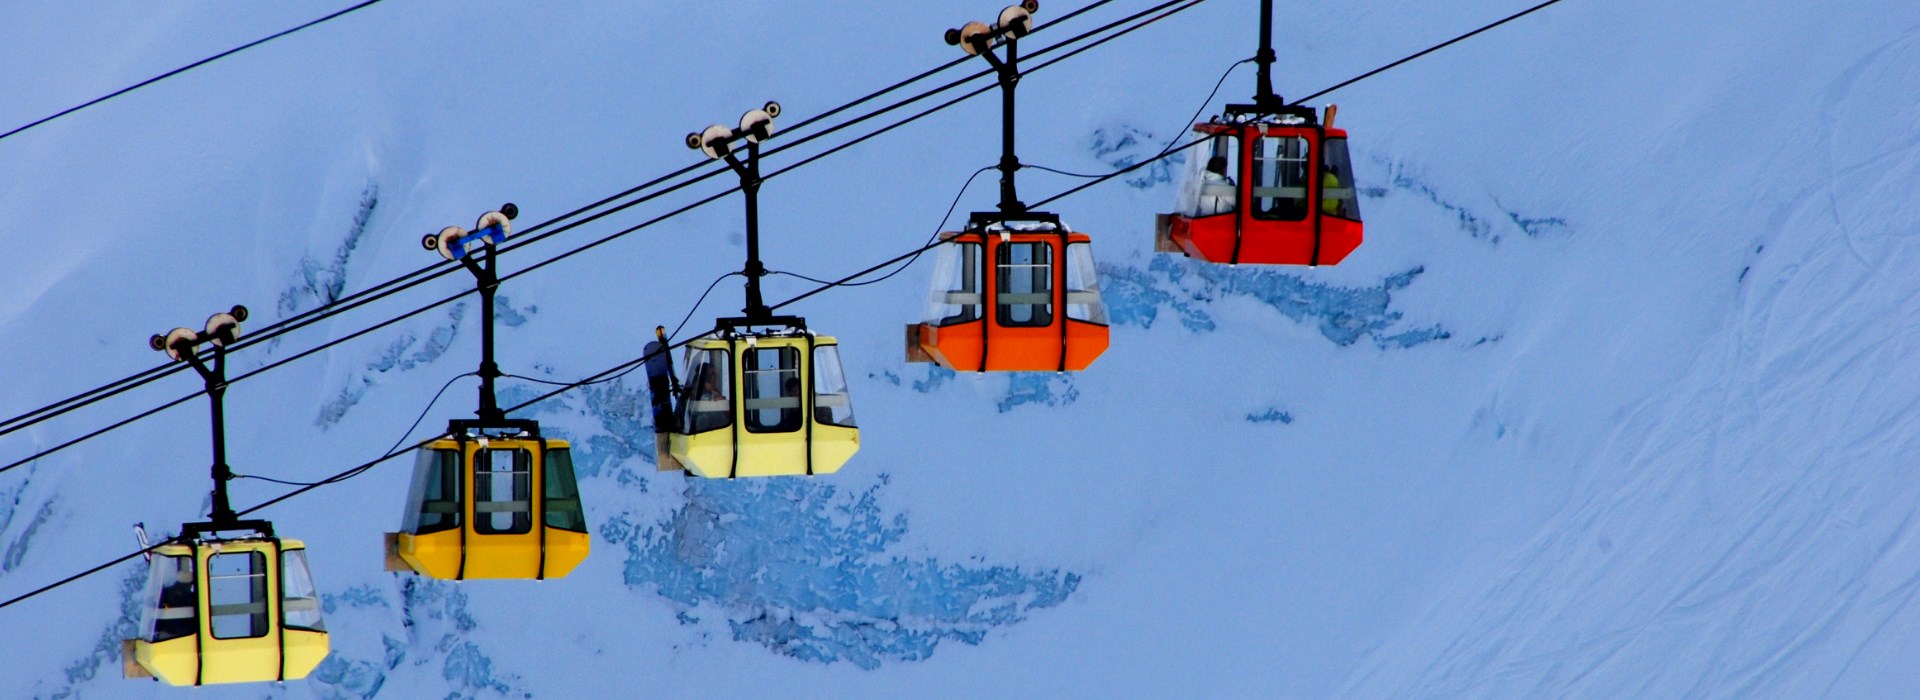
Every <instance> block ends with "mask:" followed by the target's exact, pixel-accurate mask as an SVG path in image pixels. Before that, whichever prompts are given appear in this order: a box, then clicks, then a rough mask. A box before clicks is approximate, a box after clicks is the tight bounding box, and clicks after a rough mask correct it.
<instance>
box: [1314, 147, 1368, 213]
mask: <svg viewBox="0 0 1920 700" xmlns="http://www.w3.org/2000/svg"><path fill="white" fill-rule="evenodd" d="M1320 151H1321V153H1322V154H1323V155H1325V156H1326V173H1325V174H1323V175H1321V176H1320V211H1321V213H1323V214H1326V215H1327V216H1338V217H1340V218H1342V219H1352V220H1354V221H1359V220H1360V197H1359V196H1358V194H1359V188H1360V186H1359V185H1357V184H1354V181H1353V160H1352V159H1351V158H1348V157H1347V140H1346V139H1344V138H1338V139H1327V140H1326V142H1325V143H1324V144H1322V148H1321V149H1320Z"/></svg>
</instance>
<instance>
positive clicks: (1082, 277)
mask: <svg viewBox="0 0 1920 700" xmlns="http://www.w3.org/2000/svg"><path fill="white" fill-rule="evenodd" d="M1067 318H1070V319H1073V320H1075V321H1085V322H1087V323H1097V324H1100V325H1102V326H1104V325H1107V305H1106V303H1105V302H1103V301H1101V300H1100V274H1099V272H1098V270H1096V269H1095V268H1094V266H1093V244H1091V243H1069V244H1067Z"/></svg>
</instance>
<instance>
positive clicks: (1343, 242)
mask: <svg viewBox="0 0 1920 700" xmlns="http://www.w3.org/2000/svg"><path fill="white" fill-rule="evenodd" d="M1193 130H1194V132H1195V133H1198V134H1209V135H1212V136H1214V137H1215V138H1213V139H1212V140H1211V143H1210V144H1208V145H1207V146H1203V147H1199V148H1196V151H1195V153H1194V154H1193V157H1194V158H1195V159H1196V161H1197V162H1195V163H1193V166H1194V167H1192V168H1190V173H1191V174H1190V176H1189V182H1188V183H1186V185H1185V187H1184V189H1183V191H1182V194H1181V207H1182V209H1183V211H1179V212H1175V213H1173V214H1171V215H1169V216H1167V217H1165V218H1164V219H1163V221H1162V223H1161V226H1162V227H1164V230H1163V232H1162V236H1163V237H1165V238H1166V239H1169V240H1170V241H1171V243H1172V244H1173V245H1174V246H1177V247H1178V248H1179V250H1180V251H1181V252H1184V253H1186V254H1187V255H1188V256H1189V257H1194V258H1199V259H1201V260H1205V261H1207V262H1213V263H1226V264H1254V265H1337V264H1339V263H1340V261H1342V260H1345V259H1346V257H1347V254H1349V253H1352V252H1353V250H1354V249H1355V248H1358V247H1360V241H1361V238H1362V225H1361V222H1360V205H1359V199H1358V197H1357V189H1356V187H1355V185H1354V181H1353V167H1352V162H1351V160H1350V158H1349V157H1348V153H1347V132H1346V131H1345V130H1343V129H1332V128H1324V127H1321V126H1318V125H1314V124H1271V123H1259V122H1248V123H1219V122H1206V123H1202V124H1198V125H1196V126H1194V128H1193ZM1215 158H1219V159H1224V160H1225V161H1226V165H1227V167H1226V168H1224V170H1225V173H1226V174H1227V175H1229V176H1230V177H1231V178H1232V179H1231V181H1224V180H1221V179H1218V178H1212V179H1209V176H1208V173H1207V172H1206V171H1205V168H1204V167H1203V166H1204V165H1205V164H1206V163H1207V162H1208V161H1209V160H1213V159H1215ZM1216 174H1217V173H1216ZM1221 188H1229V189H1227V190H1226V191H1223V192H1215V191H1214V190H1220V189H1221Z"/></svg>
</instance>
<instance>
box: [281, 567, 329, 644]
mask: <svg viewBox="0 0 1920 700" xmlns="http://www.w3.org/2000/svg"><path fill="white" fill-rule="evenodd" d="M280 605H281V608H280V609H281V611H282V613H283V614H284V615H285V616H286V619H285V620H284V621H283V622H282V626H284V627H286V628H287V629H292V630H310V631H313V632H325V631H327V626H326V624H325V623H323V622H322V621H321V619H320V596H319V593H318V591H316V590H315V589H314V585H313V572H312V571H309V570H308V569H307V550H304V549H288V550H282V551H281V552H280Z"/></svg>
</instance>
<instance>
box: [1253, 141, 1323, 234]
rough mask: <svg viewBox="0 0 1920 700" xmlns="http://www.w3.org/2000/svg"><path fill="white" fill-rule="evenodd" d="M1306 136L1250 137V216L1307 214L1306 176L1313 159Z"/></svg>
mask: <svg viewBox="0 0 1920 700" xmlns="http://www.w3.org/2000/svg"><path fill="white" fill-rule="evenodd" d="M1311 155H1312V154H1311V153H1310V152H1309V149H1308V148H1307V140H1306V139H1304V138H1300V137H1297V136H1263V137H1260V138H1256V139H1254V141H1253V174H1252V177H1253V216H1254V218H1256V219H1274V220H1279V221H1299V220H1301V219H1305V218H1307V178H1308V176H1309V175H1311V174H1312V172H1313V167H1312V166H1313V159H1312V158H1311Z"/></svg>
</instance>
